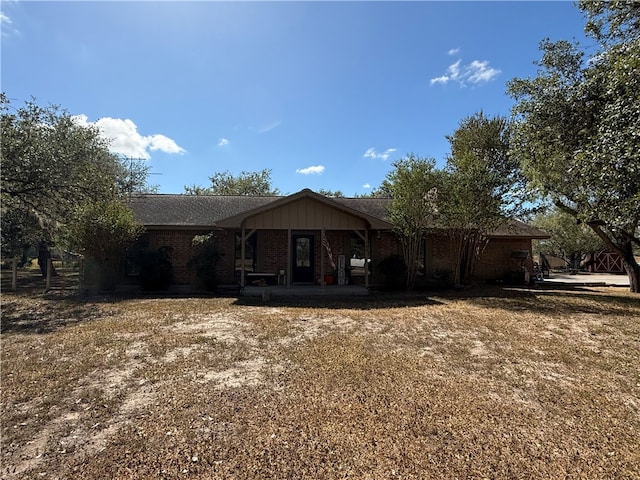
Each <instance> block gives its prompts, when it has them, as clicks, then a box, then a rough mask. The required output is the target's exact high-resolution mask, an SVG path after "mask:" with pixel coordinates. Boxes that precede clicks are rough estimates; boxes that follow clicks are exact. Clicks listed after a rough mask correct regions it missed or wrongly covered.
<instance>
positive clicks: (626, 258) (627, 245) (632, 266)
mask: <svg viewBox="0 0 640 480" xmlns="http://www.w3.org/2000/svg"><path fill="white" fill-rule="evenodd" d="M587 225H589V226H590V227H591V228H592V229H593V231H594V232H596V234H597V235H598V236H599V237H600V238H601V239H602V240H603V241H604V243H605V245H606V246H607V247H609V248H610V249H611V250H613V251H614V252H616V253H617V254H618V255H620V257H622V265H623V266H624V269H625V270H626V272H627V276H628V277H629V290H630V291H631V292H632V293H640V265H638V262H636V259H635V257H634V256H633V245H632V243H631V240H630V239H627V240H625V241H624V242H623V243H622V244H621V245H620V244H617V243H614V242H613V241H612V240H611V238H609V236H608V235H607V234H606V233H605V232H604V231H603V230H602V228H601V227H600V225H599V224H597V223H588V224H587Z"/></svg>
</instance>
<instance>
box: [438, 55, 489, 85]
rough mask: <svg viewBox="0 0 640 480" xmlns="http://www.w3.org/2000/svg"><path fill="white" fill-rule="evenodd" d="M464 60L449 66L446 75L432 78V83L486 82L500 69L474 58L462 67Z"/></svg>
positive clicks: (461, 83) (465, 83)
mask: <svg viewBox="0 0 640 480" xmlns="http://www.w3.org/2000/svg"><path fill="white" fill-rule="evenodd" d="M461 63H462V60H458V61H457V62H455V63H452V64H451V65H449V66H448V67H447V72H446V73H445V75H441V76H439V77H434V78H432V79H431V80H430V83H431V85H434V84H436V83H441V84H443V85H446V84H447V83H449V82H450V81H455V82H458V83H459V84H460V86H463V87H464V86H466V85H467V84H468V83H473V84H478V83H486V82H488V81H490V80H492V79H493V78H495V77H496V76H497V75H498V74H499V73H500V70H498V69H496V68H493V67H490V66H489V62H488V61H486V60H484V61H480V60H473V61H472V62H471V63H469V64H467V65H465V66H463V67H462V68H461Z"/></svg>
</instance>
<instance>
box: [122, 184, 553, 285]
mask: <svg viewBox="0 0 640 480" xmlns="http://www.w3.org/2000/svg"><path fill="white" fill-rule="evenodd" d="M389 201H390V200H389V199H385V198H328V197H325V196H323V195H320V194H318V193H315V192H313V191H311V190H309V189H304V190H302V191H300V192H297V193H294V194H292V195H287V196H200V195H166V194H149V195H139V196H135V197H133V198H131V203H130V206H131V208H132V210H133V212H134V215H135V217H136V218H137V220H138V221H140V222H141V223H142V224H143V225H144V227H145V229H146V234H145V235H144V237H143V241H144V243H145V245H146V246H147V247H148V248H152V249H157V248H160V247H163V246H169V247H171V254H170V255H171V262H172V265H173V269H174V276H175V282H176V283H177V284H182V285H189V284H192V283H193V282H194V272H193V271H191V270H190V269H189V268H188V267H187V264H188V263H189V260H190V258H191V257H192V256H193V255H194V252H195V250H194V247H193V245H192V240H193V238H194V236H196V235H203V234H208V233H210V232H214V235H215V237H216V242H217V248H218V249H219V251H220V252H221V253H222V254H223V256H222V257H221V258H220V260H219V261H218V262H217V266H216V272H215V273H216V280H217V282H218V284H236V285H241V286H248V285H266V284H279V285H284V286H292V285H305V284H306V285H321V286H322V285H329V284H335V285H347V284H349V285H363V286H365V287H368V286H370V285H375V284H379V283H380V282H381V281H382V278H381V274H380V273H379V272H378V269H377V268H376V266H377V265H378V264H379V262H380V261H381V260H382V259H384V258H386V257H388V256H390V255H393V254H400V253H401V251H402V250H401V245H400V241H399V239H398V237H397V236H396V234H395V233H394V232H393V226H392V224H391V223H390V222H389V220H388V218H387V215H386V206H387V205H388V203H389ZM541 238H548V236H547V235H546V234H545V233H544V232H542V231H540V230H538V229H535V228H532V227H530V226H528V225H526V224H524V223H522V222H518V221H512V222H510V223H509V224H508V225H505V226H504V227H502V228H500V229H498V230H497V231H495V232H494V233H493V234H492V235H491V236H490V241H489V243H488V246H487V248H486V249H485V251H484V253H483V255H482V257H481V258H480V260H479V263H478V265H477V270H476V271H477V277H478V279H479V280H504V279H509V278H512V277H513V275H514V274H518V273H519V272H521V271H523V269H524V268H526V269H528V270H529V271H531V268H532V261H531V240H532V239H541ZM454 258H455V257H454V254H453V252H452V248H451V246H450V242H449V240H448V238H447V237H446V235H444V234H442V233H440V234H437V233H434V234H432V235H429V236H428V238H427V240H426V241H425V244H424V245H423V248H422V251H421V255H420V259H419V261H420V263H421V268H420V275H421V277H422V278H432V277H434V276H436V275H438V274H441V273H442V272H447V271H449V272H450V271H452V269H453V265H454Z"/></svg>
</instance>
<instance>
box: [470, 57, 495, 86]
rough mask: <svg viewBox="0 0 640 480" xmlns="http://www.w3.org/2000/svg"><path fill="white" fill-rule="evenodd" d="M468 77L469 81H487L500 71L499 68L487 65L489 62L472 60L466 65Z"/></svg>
mask: <svg viewBox="0 0 640 480" xmlns="http://www.w3.org/2000/svg"><path fill="white" fill-rule="evenodd" d="M467 72H468V73H469V75H468V79H469V81H470V82H471V83H480V82H488V81H489V80H491V79H492V78H493V77H495V76H497V75H498V74H499V73H500V70H497V69H495V68H492V67H490V66H489V62H487V61H484V62H479V61H478V60H474V61H473V62H471V64H470V65H469V66H468V67H467Z"/></svg>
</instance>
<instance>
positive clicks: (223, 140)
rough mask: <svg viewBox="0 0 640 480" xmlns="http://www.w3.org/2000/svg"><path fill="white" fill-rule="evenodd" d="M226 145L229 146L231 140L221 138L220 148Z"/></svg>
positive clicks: (219, 141)
mask: <svg viewBox="0 0 640 480" xmlns="http://www.w3.org/2000/svg"><path fill="white" fill-rule="evenodd" d="M225 145H229V140H227V139H226V138H224V137H221V138H220V139H219V140H218V146H219V147H224V146H225Z"/></svg>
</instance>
